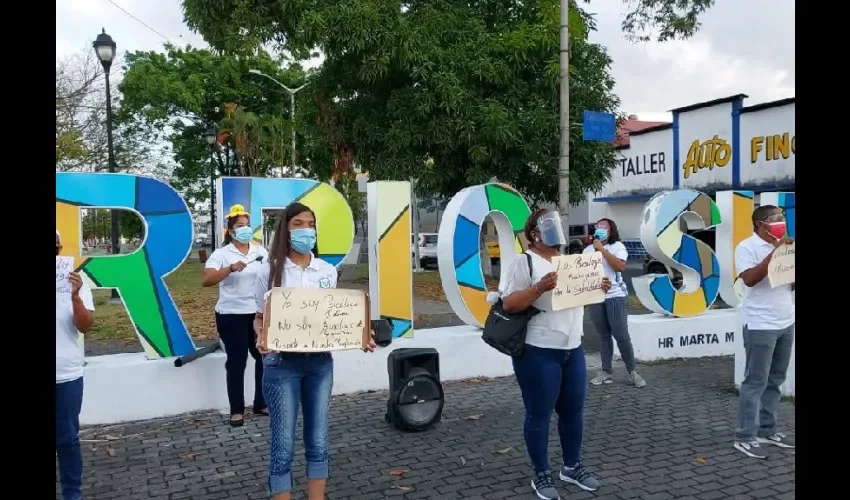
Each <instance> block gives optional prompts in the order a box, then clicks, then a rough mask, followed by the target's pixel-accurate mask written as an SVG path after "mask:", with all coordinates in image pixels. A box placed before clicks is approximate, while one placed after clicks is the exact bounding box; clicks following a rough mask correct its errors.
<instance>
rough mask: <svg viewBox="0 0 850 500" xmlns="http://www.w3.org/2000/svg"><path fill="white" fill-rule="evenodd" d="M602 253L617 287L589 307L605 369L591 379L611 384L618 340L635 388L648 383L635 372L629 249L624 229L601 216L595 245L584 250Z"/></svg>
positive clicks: (611, 278) (609, 273) (607, 269)
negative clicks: (628, 285) (622, 237)
mask: <svg viewBox="0 0 850 500" xmlns="http://www.w3.org/2000/svg"><path fill="white" fill-rule="evenodd" d="M591 252H600V253H601V254H602V267H603V268H604V269H605V274H606V275H607V276H608V279H610V280H611V281H612V282H613V284H614V286H612V287H611V289H610V290H608V292H607V293H606V294H605V302H603V303H601V304H591V305H590V306H588V312H590V319H591V320H592V321H593V326H594V327H596V331H597V332H598V333H599V337H600V339H601V341H602V347H601V349H600V351H601V352H600V354H601V356H602V371H600V372H599V373H597V374H596V376H595V377H593V379H592V380H591V381H590V383H591V384H593V385H602V384H610V383H611V382H613V381H614V378H613V377H612V375H611V374H612V372H613V368H612V362H613V359H614V341H615V340H616V341H617V347H619V348H620V356H622V358H623V363H625V364H626V371H627V372H628V376H629V382H630V383H632V384H634V386H635V387H644V386H646V380H644V379H643V377H641V376H640V374H639V373H638V372H637V371H635V350H634V348H633V347H632V338H631V337H630V336H629V290H628V289H627V288H626V282H625V281H623V274H622V273H623V271H624V270H625V269H626V260H627V259H628V258H629V251H628V250H627V249H626V245H623V242H622V241H620V231H619V230H618V229H617V224H616V223H615V222H614V221H612V220H611V219H599V222H597V223H596V231H595V232H594V233H593V245H590V246H588V247H587V248H585V249H584V253H591Z"/></svg>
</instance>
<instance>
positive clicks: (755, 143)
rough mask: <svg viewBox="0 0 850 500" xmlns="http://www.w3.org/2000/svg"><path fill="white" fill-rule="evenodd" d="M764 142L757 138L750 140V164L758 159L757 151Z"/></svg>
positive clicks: (760, 137)
mask: <svg viewBox="0 0 850 500" xmlns="http://www.w3.org/2000/svg"><path fill="white" fill-rule="evenodd" d="M763 142H764V137H762V136H757V137H753V138H752V139H750V163H755V162H756V160H758V159H759V151H761V145H762V143H763Z"/></svg>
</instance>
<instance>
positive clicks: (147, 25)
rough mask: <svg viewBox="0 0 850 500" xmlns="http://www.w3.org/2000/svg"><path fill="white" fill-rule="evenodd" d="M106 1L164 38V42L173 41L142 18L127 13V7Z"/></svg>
mask: <svg viewBox="0 0 850 500" xmlns="http://www.w3.org/2000/svg"><path fill="white" fill-rule="evenodd" d="M106 1H107V2H109V3H111V4H112V5H113V6H114V7H115V8H117V9H118V10H120V11H121V12H123V13H124V14H127V16H128V17H130V19H132V20H134V21H136V22H137V23H139V24H141V25H142V26H144V27H145V28H147V29H149V30H151V32H153V33H155V34H157V35H159V36H161V37H162V38H164V39H165V41H166V42H169V43H173V42H171V39H170V38H168V37H167V36H165V35H163V34H162V33H160V32H159V31H157V30H155V29H153V28H152V27H151V26H150V25H149V24H147V23H146V22H144V21H142V20H141V19H139V18H138V17H136V16H134V15H133V14H131V13H129V12H128V11H127V9H125V8H124V7H121V6H120V5H118V4H117V3H115V2H113V1H112V0H106Z"/></svg>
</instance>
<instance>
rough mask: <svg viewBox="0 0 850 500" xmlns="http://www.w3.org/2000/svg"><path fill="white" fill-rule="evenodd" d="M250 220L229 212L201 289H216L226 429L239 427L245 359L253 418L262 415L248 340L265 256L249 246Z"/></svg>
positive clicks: (257, 367)
mask: <svg viewBox="0 0 850 500" xmlns="http://www.w3.org/2000/svg"><path fill="white" fill-rule="evenodd" d="M250 216H251V214H249V213H248V212H246V211H245V207H243V206H242V205H233V206H232V207H230V213H228V214H227V233H226V234H225V235H224V246H223V247H221V248H219V249H218V250H216V251H214V252H213V253H212V255H210V257H209V259H207V264H206V267H205V269H204V276H203V279H202V280H201V284H202V285H203V286H214V285H218V302H217V303H216V305H215V325H216V329H217V330H218V335H219V336H220V337H221V341H222V343H223V344H224V349H225V352H226V354H227V361H226V362H225V364H224V367H225V370H226V371H227V398H228V399H229V401H230V425H232V426H234V427H240V426H242V424H243V423H244V422H245V420H244V415H245V367H246V366H247V364H248V353H251V356H252V357H253V358H254V361H255V364H254V408H253V412H254V414H256V415H268V410H267V409H266V402H265V400H264V399H263V358H262V356H261V355H260V352H259V351H258V350H257V340H256V337H255V334H254V327H253V323H254V307H255V304H256V301H255V299H254V284H255V283H256V281H257V271H258V270H259V268H260V263H261V262H263V261H265V260H266V259H267V258H268V252H266V249H265V248H263V247H262V246H261V245H259V244H255V243H253V242H252V241H251V240H252V239H253V230H252V229H251V220H250Z"/></svg>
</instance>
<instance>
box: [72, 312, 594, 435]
mask: <svg viewBox="0 0 850 500" xmlns="http://www.w3.org/2000/svg"><path fill="white" fill-rule="evenodd" d="M401 347H433V348H435V349H437V351H438V352H439V353H440V377H441V379H442V380H444V381H449V380H460V379H464V378H469V377H504V376H508V375H512V374H513V368H512V366H511V358H510V357H508V356H505V355H504V354H501V353H499V352H498V351H496V350H495V349H493V348H492V347H490V346H488V345H487V344H485V343H484V342H483V341H482V340H481V330H480V329H478V328H473V327H469V326H457V327H448V328H433V329H427V330H416V333H415V335H414V337H413V338H412V339H396V340H394V341H393V343H392V344H390V345H389V346H388V347H386V348H378V349H377V350H376V351H375V352H374V353H372V354H365V353H363V352H360V351H343V352H338V353H334V388H333V392H334V394H345V393H352V392H358V391H367V390H381V389H387V388H388V387H389V380H388V377H387V356H388V355H389V353H390V352H391V351H392V350H394V349H398V348H401ZM224 360H225V354H224V353H221V352H216V353H213V354H209V355H207V356H204V357H203V358H201V359H198V360H195V361H192V362H191V363H189V364H187V365H185V366H183V367H181V368H175V366H174V358H168V359H160V360H148V359H145V355H144V354H143V353H133V354H113V355H109V356H94V357H89V358H86V362H87V364H86V372H85V390H84V397H83V409H82V413H81V415H80V422H81V423H82V424H85V425H89V424H106V423H114V422H123V421H130V420H141V419H148V418H157V417H164V416H169V415H179V414H181V413H187V412H191V411H200V410H209V409H220V408H227V407H228V403H227V391H226V387H225V372H224ZM597 363H598V361H597ZM589 364H591V363H590V362H589ZM245 372H246V376H245V402H246V403H247V404H248V405H250V404H251V401H252V400H253V397H254V387H253V386H254V384H253V373H254V362H253V359H251V358H250V357H249V359H248V367H247V369H246V371H245Z"/></svg>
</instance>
